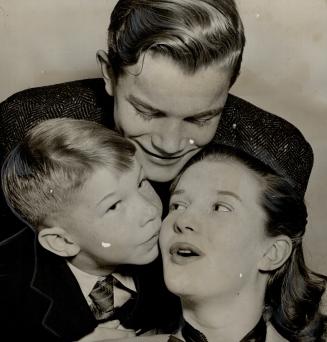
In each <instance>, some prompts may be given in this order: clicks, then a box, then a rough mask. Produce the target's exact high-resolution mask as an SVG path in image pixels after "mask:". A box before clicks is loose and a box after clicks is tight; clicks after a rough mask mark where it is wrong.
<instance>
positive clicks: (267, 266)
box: [258, 235, 292, 271]
mask: <svg viewBox="0 0 327 342" xmlns="http://www.w3.org/2000/svg"><path fill="white" fill-rule="evenodd" d="M291 253H292V240H291V239H290V238H289V237H288V236H286V235H279V236H277V237H275V238H274V240H273V243H272V244H269V246H268V248H267V250H266V251H265V253H264V255H263V256H262V258H261V259H260V261H259V264H258V268H259V270H260V271H273V270H276V269H277V268H279V267H281V266H282V265H283V264H284V263H285V261H286V260H287V259H288V258H289V256H290V255H291Z"/></svg>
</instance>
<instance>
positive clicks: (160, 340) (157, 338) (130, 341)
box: [101, 335, 170, 342]
mask: <svg viewBox="0 0 327 342" xmlns="http://www.w3.org/2000/svg"><path fill="white" fill-rule="evenodd" d="M169 337H170V335H151V336H138V337H129V338H126V339H121V338H120V339H117V340H108V342H168V341H169ZM105 341H106V340H103V341H101V342H105Z"/></svg>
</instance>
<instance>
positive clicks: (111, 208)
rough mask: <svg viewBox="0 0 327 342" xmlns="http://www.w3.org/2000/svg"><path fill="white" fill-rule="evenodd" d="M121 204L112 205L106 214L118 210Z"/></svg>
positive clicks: (118, 202)
mask: <svg viewBox="0 0 327 342" xmlns="http://www.w3.org/2000/svg"><path fill="white" fill-rule="evenodd" d="M120 204H121V201H117V202H116V203H114V204H113V205H111V206H110V207H109V208H108V209H107V210H106V213H108V212H109V211H115V210H117V209H119V207H120Z"/></svg>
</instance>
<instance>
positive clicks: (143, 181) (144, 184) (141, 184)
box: [138, 178, 149, 188]
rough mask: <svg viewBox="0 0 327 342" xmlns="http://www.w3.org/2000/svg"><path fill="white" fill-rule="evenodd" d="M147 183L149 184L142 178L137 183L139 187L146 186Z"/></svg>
mask: <svg viewBox="0 0 327 342" xmlns="http://www.w3.org/2000/svg"><path fill="white" fill-rule="evenodd" d="M147 185H149V181H148V180H147V179H145V178H144V179H142V180H141V182H140V183H139V185H138V186H139V188H144V187H146V186H147Z"/></svg>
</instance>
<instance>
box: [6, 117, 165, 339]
mask: <svg viewBox="0 0 327 342" xmlns="http://www.w3.org/2000/svg"><path fill="white" fill-rule="evenodd" d="M134 154H135V147H134V146H133V144H131V143H130V142H129V141H128V140H126V139H124V138H122V137H120V136H119V135H118V134H117V133H115V132H113V131H111V130H108V129H107V128H105V127H103V126H101V125H99V124H97V123H94V122H91V121H85V120H74V119H52V120H47V121H43V122H41V123H40V124H38V125H37V126H35V127H34V128H33V129H31V130H30V131H29V132H28V134H27V135H26V137H25V139H24V140H23V142H22V143H21V144H19V145H18V146H17V147H16V148H15V149H14V150H13V151H12V152H11V153H10V154H9V156H8V157H7V159H6V161H5V163H4V166H3V168H2V187H3V192H4V194H5V198H6V200H7V203H8V205H9V206H10V207H11V209H12V210H13V211H14V213H16V214H17V215H18V216H19V217H20V218H21V219H22V220H23V221H24V222H25V223H27V224H28V225H29V226H30V227H32V228H33V230H34V231H35V244H34V246H33V244H27V243H25V242H23V241H24V239H23V236H24V235H29V234H30V232H31V230H30V229H25V230H24V231H22V232H20V233H18V234H17V235H16V236H14V237H13V238H12V239H10V240H8V241H6V242H5V243H3V245H2V246H1V255H0V257H1V258H2V257H4V258H6V259H7V260H10V259H11V262H12V264H11V266H12V268H10V267H8V270H7V271H5V272H4V273H3V272H2V273H1V274H2V275H5V276H4V277H2V278H3V279H4V280H5V281H3V282H2V286H3V287H4V288H5V290H6V291H5V293H6V294H5V295H4V294H3V292H2V295H1V297H2V299H1V301H2V303H1V309H0V310H1V313H2V315H3V316H4V322H6V323H7V324H6V325H5V324H4V327H6V328H8V329H9V327H10V329H11V330H10V336H11V337H12V340H15V338H16V337H18V336H24V337H25V338H27V337H31V338H33V340H43V341H52V340H58V341H67V340H68V341H71V340H78V339H80V338H82V337H83V336H85V335H88V334H89V335H88V336H87V337H86V338H85V339H83V341H84V340H85V341H89V340H96V339H100V338H101V337H103V336H106V338H108V337H109V338H110V337H112V338H117V337H123V336H128V335H130V331H126V330H125V331H124V330H122V329H124V328H123V326H127V327H129V328H131V327H132V328H133V329H139V328H145V329H146V328H147V327H145V326H144V325H142V319H140V313H139V312H138V308H139V307H140V306H141V307H142V312H143V314H144V312H146V311H147V312H149V314H150V315H151V314H153V313H152V312H151V309H150V307H149V306H147V305H148V304H147V303H146V300H145V298H144V297H145V296H144V295H143V297H141V296H140V294H138V293H137V292H138V291H139V288H140V286H142V284H141V283H142V279H141V278H142V268H140V267H137V266H134V267H133V266H129V267H127V266H121V265H143V264H148V263H150V262H152V261H153V260H154V259H155V258H156V257H157V256H158V244H157V241H158V234H159V229H160V225H161V214H162V206H161V201H160V199H159V197H158V195H157V194H156V193H155V191H154V190H153V188H152V186H151V185H150V183H149V182H148V181H147V180H146V179H145V178H144V173H143V170H142V168H141V166H140V165H139V163H138V162H137V161H136V159H135V158H134ZM6 252H7V254H6V255H5V256H4V254H5V253H6ZM8 257H9V258H10V259H9V258H8ZM2 260H5V259H2ZM2 264H4V262H2ZM2 266H3V265H2ZM143 288H144V287H143ZM142 291H143V290H142ZM145 291H146V290H145ZM8 292H9V293H8ZM4 313H5V314H4ZM119 321H120V323H119ZM144 322H149V318H146V319H144ZM98 324H100V326H98V327H97V325H98ZM119 324H120V325H119ZM118 325H119V327H118V329H120V330H119V331H117V330H114V329H111V330H108V329H109V328H110V327H111V328H112V327H117V326H118ZM16 327H18V328H19V329H16ZM96 327H97V329H96ZM149 328H151V327H149ZM94 329H95V330H94ZM133 332H134V330H133ZM102 333H104V335H103V336H102V335H101V334H102ZM1 334H2V332H1ZM133 334H134V333H133ZM17 339H18V338H17Z"/></svg>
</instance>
